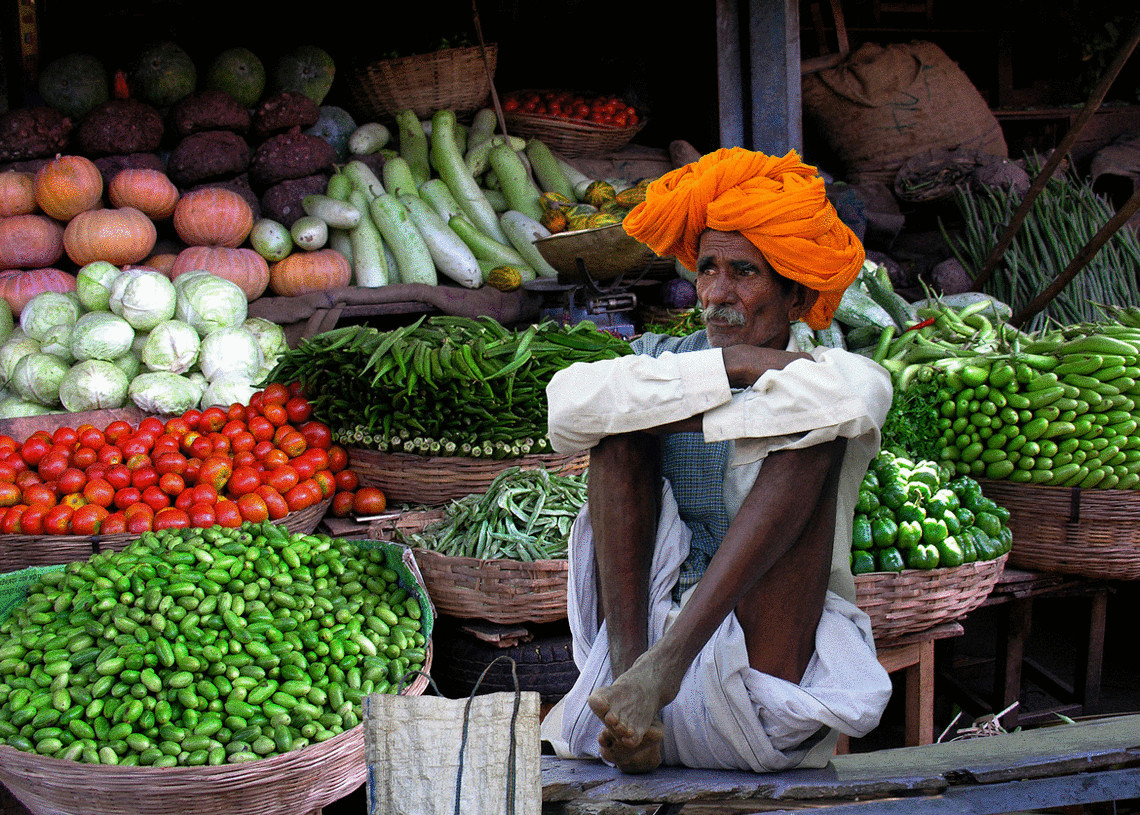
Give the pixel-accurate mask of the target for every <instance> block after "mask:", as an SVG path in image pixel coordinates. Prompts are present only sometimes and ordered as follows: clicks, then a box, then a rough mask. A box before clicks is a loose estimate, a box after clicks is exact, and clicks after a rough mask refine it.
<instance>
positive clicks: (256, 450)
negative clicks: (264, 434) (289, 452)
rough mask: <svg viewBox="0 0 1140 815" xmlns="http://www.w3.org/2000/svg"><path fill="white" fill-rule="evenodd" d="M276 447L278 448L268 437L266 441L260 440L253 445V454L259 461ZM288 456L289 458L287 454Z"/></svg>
mask: <svg viewBox="0 0 1140 815" xmlns="http://www.w3.org/2000/svg"><path fill="white" fill-rule="evenodd" d="M276 449H277V448H276V447H274V446H273V442H271V441H269V440H268V439H267V440H265V441H259V442H258V443H257V444H255V445H254V446H253V456H254V458H256V459H258V460H259V461H264V460H265V457H266V456H267V455H269V454H270V453H271V452H272V451H274V450H276ZM286 458H288V456H286Z"/></svg>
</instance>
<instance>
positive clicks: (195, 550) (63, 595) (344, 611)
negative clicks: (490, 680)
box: [0, 523, 430, 767]
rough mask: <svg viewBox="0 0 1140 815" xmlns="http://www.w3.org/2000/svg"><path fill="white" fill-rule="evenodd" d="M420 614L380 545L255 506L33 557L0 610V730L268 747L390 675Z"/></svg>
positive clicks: (298, 741) (147, 753) (171, 759)
mask: <svg viewBox="0 0 1140 815" xmlns="http://www.w3.org/2000/svg"><path fill="white" fill-rule="evenodd" d="M428 619H429V618H427V617H425V615H424V609H423V608H422V607H421V605H420V598H419V596H418V592H416V593H415V594H413V595H409V594H408V592H407V590H406V589H405V588H403V587H402V586H401V585H400V582H399V575H398V574H397V572H396V571H395V570H394V569H393V568H392V567H391V566H389V565H387V561H386V560H385V555H384V552H383V550H381V549H368V548H364V547H361V546H358V545H357V544H355V543H353V542H350V541H343V540H336V539H332V538H329V537H328V536H325V535H299V534H291V533H290V532H289V531H288V530H287V529H285V528H284V527H279V526H276V525H274V524H271V523H264V524H256V525H255V524H248V523H247V524H245V525H243V526H242V527H238V528H223V527H220V526H215V527H212V528H209V529H178V530H165V531H161V532H148V533H145V534H144V535H142V536H141V537H140V538H138V539H137V540H136V541H133V542H131V543H130V544H129V545H128V546H127V547H126V548H125V549H124V550H123V551H122V552H117V553H112V552H107V553H100V554H97V555H94V556H92V557H91V558H90V559H88V560H86V561H79V562H76V563H72V564H69V565H67V566H66V567H64V568H62V569H58V570H52V571H47V572H45V573H44V574H42V575H41V576H40V578H39V582H38V583H36V584H34V585H33V586H32V587H31V588H30V591H29V593H28V595H27V598H26V600H25V601H24V602H23V604H22V605H20V606H18V607H17V608H16V609H15V610H14V611H13V612H12V614H11V615H10V616H9V617H8V618H7V619H6V620H5V621H4V623H3V624H2V625H0V637H2V639H0V701H2V704H0V736H2V737H3V738H4V740H5V742H6V743H7V744H9V745H11V746H13V747H16V748H18V749H20V750H26V751H35V752H37V753H39V754H41V755H45V756H53V757H56V758H64V759H72V760H75V761H83V762H90V763H98V764H118V765H146V766H154V767H167V766H174V765H218V764H224V763H236V762H243V761H252V760H255V759H258V758H260V757H263V756H269V755H274V754H278V753H284V752H286V751H289V750H294V749H298V748H300V747H303V746H305V745H308V744H313V743H316V742H321V741H325V740H327V739H330V738H332V737H333V736H335V735H336V734H338V733H340V732H342V731H344V730H347V729H349V728H352V727H354V726H355V725H357V724H359V723H360V721H361V715H362V714H361V700H362V699H363V698H364V696H365V695H367V694H369V693H372V692H377V693H389V692H396V691H397V690H398V688H399V684H400V682H401V681H402V680H403V679H404V677H405V676H406V674H407V673H408V672H409V671H410V670H413V669H417V668H420V667H422V665H423V663H424V659H425V648H426V645H427V642H426V637H427V636H430V627H428V626H426V625H422V624H421V623H426V622H427V621H428Z"/></svg>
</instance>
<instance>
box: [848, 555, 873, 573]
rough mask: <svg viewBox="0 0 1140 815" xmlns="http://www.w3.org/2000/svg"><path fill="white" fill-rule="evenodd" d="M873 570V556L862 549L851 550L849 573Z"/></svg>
mask: <svg viewBox="0 0 1140 815" xmlns="http://www.w3.org/2000/svg"><path fill="white" fill-rule="evenodd" d="M873 571H875V556H874V555H872V554H871V553H870V552H867V551H865V550H863V549H855V550H854V551H852V552H851V574H867V573H869V572H873Z"/></svg>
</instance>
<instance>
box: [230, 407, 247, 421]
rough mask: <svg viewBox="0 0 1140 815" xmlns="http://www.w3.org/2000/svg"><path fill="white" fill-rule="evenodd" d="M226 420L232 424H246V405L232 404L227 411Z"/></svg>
mask: <svg viewBox="0 0 1140 815" xmlns="http://www.w3.org/2000/svg"><path fill="white" fill-rule="evenodd" d="M226 418H227V419H229V420H230V421H231V422H244V421H245V405H243V404H242V403H241V402H234V403H232V404H231V405H230V406H229V408H227V409H226Z"/></svg>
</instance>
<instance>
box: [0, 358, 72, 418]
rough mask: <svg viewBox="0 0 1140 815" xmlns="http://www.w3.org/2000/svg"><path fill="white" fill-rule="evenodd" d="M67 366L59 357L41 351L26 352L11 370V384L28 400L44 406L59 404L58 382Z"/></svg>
mask: <svg viewBox="0 0 1140 815" xmlns="http://www.w3.org/2000/svg"><path fill="white" fill-rule="evenodd" d="M68 370H69V368H68V365H67V363H66V362H64V361H63V360H61V359H60V358H59V357H55V356H52V355H51V354H44V353H42V352H39V351H37V352H35V353H33V354H27V355H26V356H24V357H23V358H22V359H21V360H20V361H19V362H17V363H16V368H15V370H14V371H13V372H12V386H13V387H14V388H15V389H16V393H18V394H20V396H21V397H23V398H24V399H26V400H27V401H29V402H36V403H37V404H41V405H44V406H45V407H58V406H59V383H60V382H62V381H63V377H64V376H66V375H67V372H68Z"/></svg>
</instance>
